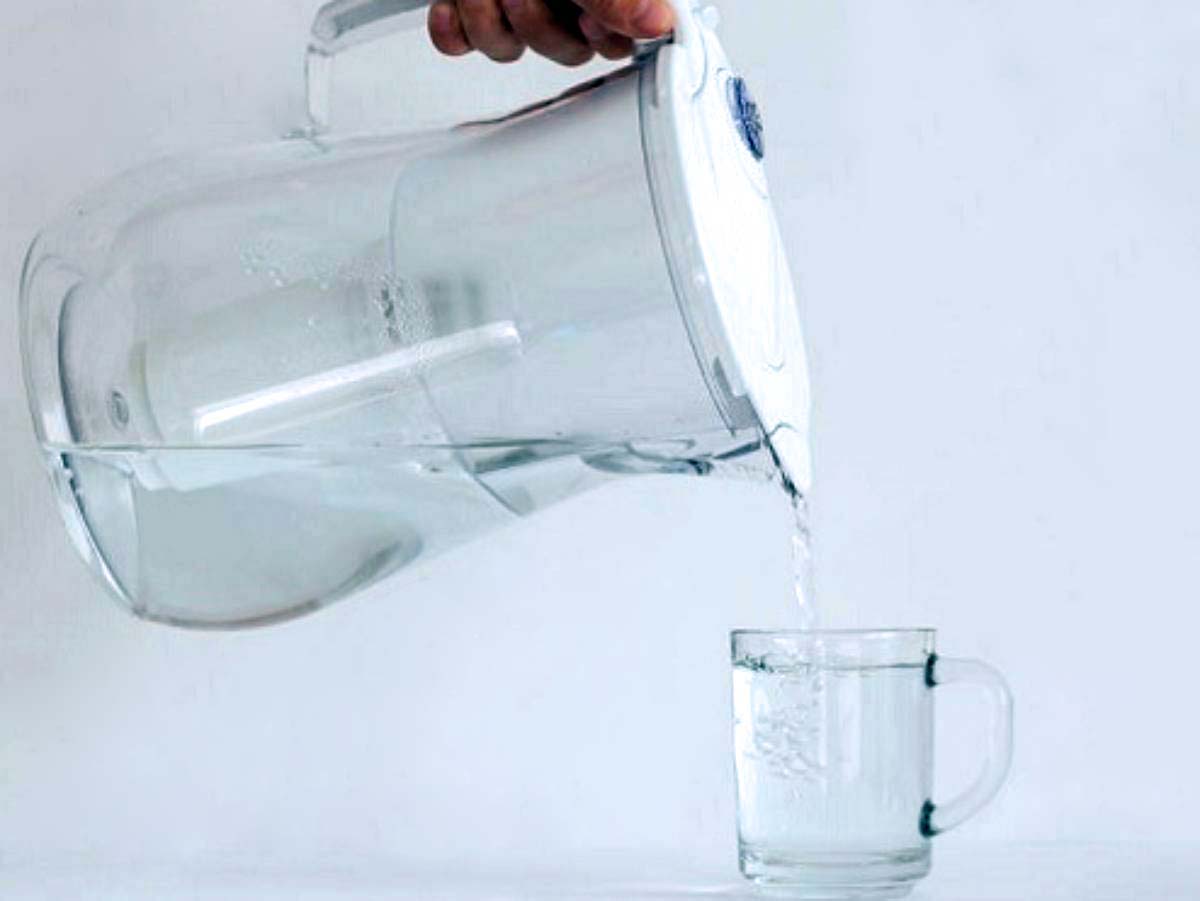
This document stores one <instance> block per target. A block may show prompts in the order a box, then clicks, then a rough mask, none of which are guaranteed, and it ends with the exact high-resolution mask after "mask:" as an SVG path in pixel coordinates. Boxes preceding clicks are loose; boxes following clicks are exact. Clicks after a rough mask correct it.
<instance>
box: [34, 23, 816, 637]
mask: <svg viewBox="0 0 1200 901" xmlns="http://www.w3.org/2000/svg"><path fill="white" fill-rule="evenodd" d="M422 5H423V3H422V2H419V0H367V2H362V0H339V2H336V3H332V4H329V5H328V6H326V7H325V8H323V9H322V10H321V12H320V13H319V14H318V17H317V21H316V24H315V26H314V29H313V45H312V47H311V48H310V52H309V63H310V66H321V65H323V64H325V63H327V62H328V60H329V58H330V57H331V56H333V55H334V54H336V53H338V52H340V51H341V50H343V49H345V48H346V47H349V46H352V45H353V44H355V43H358V42H361V41H362V40H365V39H368V38H373V37H375V36H377V35H378V34H380V33H382V32H384V31H387V30H389V28H390V26H391V25H393V24H394V23H395V22H396V21H398V20H397V19H396V18H395V17H396V16H398V15H399V14H400V13H403V12H406V11H409V10H412V9H415V8H417V7H420V6H422ZM677 6H678V9H677V13H678V28H677V30H676V33H675V35H674V37H673V38H672V39H671V40H669V41H664V42H660V43H657V44H653V45H648V46H645V47H642V48H641V49H640V51H639V53H638V55H637V57H636V59H635V60H634V62H633V63H632V64H631V65H630V66H628V67H626V68H624V69H622V70H620V71H617V72H615V73H613V74H612V75H610V76H608V77H605V78H602V79H600V80H597V81H592V82H589V83H587V84H584V85H581V86H580V87H578V88H576V89H574V90H571V91H569V92H568V93H566V94H565V95H563V96H560V97H557V98H554V99H552V100H549V101H547V102H545V103H542V104H539V105H537V106H536V107H533V108H527V109H524V110H521V111H519V112H517V113H515V114H513V115H511V116H508V117H505V118H503V119H500V120H494V121H487V122H476V123H471V124H467V125H462V126H459V127H457V128H454V129H450V130H447V131H442V132H437V133H422V134H409V135H401V136H390V137H377V136H372V137H355V138H346V139H337V138H334V137H330V136H329V135H325V134H321V133H319V132H317V131H312V132H310V133H306V134H300V135H297V136H295V137H293V138H290V139H287V140H284V141H281V142H277V143H274V144H271V145H267V146H259V147H251V148H242V149H238V150H233V151H228V152H222V153H215V154H210V155H207V156H203V157H198V158H190V159H181V160H174V161H170V162H167V163H163V164H160V165H158V166H156V167H151V168H148V169H143V170H141V171H138V172H135V173H133V174H131V175H129V176H126V177H124V178H123V179H120V180H118V181H117V182H115V183H114V184H112V185H111V186H109V187H108V188H107V189H105V190H103V191H102V192H100V193H99V194H98V195H96V196H94V197H92V198H90V199H89V200H86V201H84V202H81V203H80V204H78V205H77V206H76V207H75V208H74V209H72V210H70V211H69V213H68V215H67V216H66V217H65V218H64V219H63V220H62V221H61V222H59V223H58V224H57V225H55V226H53V227H51V228H49V229H47V230H45V231H44V232H42V233H41V234H40V235H39V236H38V237H37V239H36V240H35V242H34V244H33V247H32V248H31V250H30V252H29V256H28V259H27V261H26V266H25V271H24V274H23V278H22V286H21V301H22V349H23V357H24V366H25V375H26V381H27V389H28V394H29V399H30V405H31V409H32V411H33V415H34V421H35V427H36V430H37V434H38V437H39V440H40V442H41V445H42V447H43V449H44V451H45V456H46V460H47V463H48V465H49V469H50V472H51V476H52V480H53V482H54V485H55V486H56V488H57V494H58V498H59V501H60V504H61V507H62V510H63V513H64V517H65V519H66V522H67V525H68V528H69V530H70V532H71V535H72V537H73V539H74V541H75V543H76V545H77V546H78V548H79V550H80V551H81V552H82V554H83V555H84V557H85V558H86V559H87V561H88V562H89V563H90V565H91V566H92V567H93V568H94V569H95V570H96V571H97V572H98V573H99V574H100V575H101V576H102V578H103V579H104V581H105V583H106V584H107V585H108V587H109V588H110V589H111V591H112V592H113V593H114V594H115V595H116V597H117V598H119V599H120V600H121V601H122V602H123V603H124V604H125V605H126V606H128V608H129V609H130V610H131V611H133V612H134V613H136V614H137V615H139V616H142V617H145V618H147V619H153V620H157V621H163V622H170V623H174V624H179V625H188V626H198V627H218V626H220V627H231V626H243V625H253V624H259V623H264V622H268V621H272V620H275V619H279V618H282V617H288V616H293V615H297V614H299V613H303V612H306V611H309V610H312V609H315V608H318V607H320V606H322V605H324V604H327V603H330V602H331V601H333V600H336V599H338V598H342V597H345V596H347V595H349V594H352V593H354V592H355V591H358V590H360V589H363V588H365V587H367V586H369V585H371V584H374V583H375V582H377V581H378V580H380V579H382V578H384V577H385V576H387V575H389V574H391V573H393V572H395V571H397V570H399V569H401V568H403V567H405V566H406V565H408V564H411V563H413V562H414V561H417V560H419V559H422V558H425V557H428V556H430V555H432V554H436V553H438V552H440V551H442V550H445V549H447V548H449V547H452V546H455V545H459V544H462V543H464V542H466V541H468V540H470V539H473V538H474V537H476V536H478V535H480V534H483V533H485V532H487V531H489V530H490V529H492V528H495V527H498V526H500V525H503V524H505V523H506V522H509V521H511V520H513V519H514V518H517V517H521V516H525V515H527V514H530V513H533V512H534V511H536V510H538V509H540V508H542V507H545V506H546V505H548V504H551V503H554V502H557V501H559V500H562V499H565V498H568V497H570V496H572V495H574V494H577V493H579V492H581V491H584V490H587V489H589V488H592V487H594V486H595V485H598V484H600V483H602V482H604V481H606V480H608V479H611V478H615V477H617V476H621V475H625V474H636V473H667V472H679V473H703V472H707V471H708V470H709V469H711V467H712V466H713V465H714V463H716V462H718V461H722V460H730V459H736V458H738V457H739V456H742V455H749V454H753V453H754V452H756V451H759V452H761V453H762V454H763V455H764V456H765V457H766V458H767V459H768V460H769V461H770V465H771V466H772V467H773V468H777V470H778V474H779V476H780V478H781V481H782V482H783V484H784V485H785V486H786V487H788V488H789V489H790V490H793V491H797V492H804V491H806V490H807V487H808V481H809V458H808V447H807V440H806V436H807V428H808V385H807V381H806V366H805V360H804V350H803V345H802V340H801V333H800V323H799V316H798V313H797V309H796V301H795V296H794V292H793V289H792V283H791V279H790V276H789V274H788V268H787V263H786V259H785V256H784V252H783V247H782V244H781V241H780V238H779V234H778V230H777V227H776V222H775V217H774V215H773V212H772V209H771V204H770V199H769V196H768V193H767V185H766V179H765V177H764V173H763V167H762V160H763V155H764V142H763V131H762V123H761V120H760V118H759V115H758V111H757V108H756V107H755V105H754V102H753V100H752V99H751V97H750V93H749V91H748V89H747V88H746V85H745V83H744V82H743V81H742V80H741V79H740V78H738V77H737V76H736V75H735V74H734V71H733V69H732V68H731V66H730V64H729V62H728V61H727V59H726V57H725V55H724V53H723V51H722V49H721V47H720V44H719V42H718V41H717V38H716V35H715V33H714V30H713V24H712V19H713V17H712V16H711V15H707V14H705V13H703V12H700V11H697V10H694V9H693V8H692V7H691V5H690V4H688V3H685V2H684V0H679V2H678V4H677ZM320 101H321V98H320V96H319V94H318V95H315V96H314V97H310V105H311V106H313V108H314V112H318V113H319V112H320V107H321V105H322V104H321V102H320Z"/></svg>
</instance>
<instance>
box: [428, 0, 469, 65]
mask: <svg viewBox="0 0 1200 901" xmlns="http://www.w3.org/2000/svg"><path fill="white" fill-rule="evenodd" d="M429 37H430V38H431V39H432V40H433V46H435V47H437V49H438V50H439V51H441V52H442V53H444V54H446V55H447V56H462V55H463V54H464V53H470V52H471V43H470V41H468V40H467V35H466V32H464V31H463V27H462V20H461V19H460V18H459V17H458V7H456V6H455V5H454V3H453V2H452V0H438V2H437V3H435V4H433V6H431V7H429Z"/></svg>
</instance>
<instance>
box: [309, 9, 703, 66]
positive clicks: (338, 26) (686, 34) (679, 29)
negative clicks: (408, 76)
mask: <svg viewBox="0 0 1200 901" xmlns="http://www.w3.org/2000/svg"><path fill="white" fill-rule="evenodd" d="M669 2H670V4H671V6H672V7H674V9H675V22H676V27H675V42H676V43H679V44H682V45H684V46H685V47H686V46H691V45H692V44H693V43H695V41H696V40H697V36H696V24H695V20H694V18H693V15H694V12H693V4H692V2H691V0H669ZM429 3H430V0H333V2H332V3H326V4H325V5H324V6H322V7H321V8H320V9H319V10H318V11H317V17H316V19H315V20H314V21H313V26H312V43H311V48H312V49H313V50H315V51H318V52H320V53H323V54H325V55H326V56H335V55H336V54H338V53H340V52H341V51H343V50H345V49H347V48H349V47H353V46H355V45H357V44H363V43H366V42H367V41H371V40H374V39H376V38H381V37H384V36H386V35H389V34H394V33H395V32H397V31H402V30H404V23H403V22H402V21H401V20H400V17H401V16H402V15H404V14H405V13H410V12H415V11H416V10H418V9H421V8H423V7H426V6H428V5H429ZM371 26H377V27H371Z"/></svg>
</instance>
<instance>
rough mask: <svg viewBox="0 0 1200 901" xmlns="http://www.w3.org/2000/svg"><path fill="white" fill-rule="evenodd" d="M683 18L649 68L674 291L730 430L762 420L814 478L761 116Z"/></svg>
mask: <svg viewBox="0 0 1200 901" xmlns="http://www.w3.org/2000/svg"><path fill="white" fill-rule="evenodd" d="M675 5H676V8H677V12H678V15H679V18H680V19H681V20H682V21H681V27H680V28H678V29H677V31H676V36H675V41H674V43H672V44H668V45H665V46H663V47H662V48H661V49H660V50H659V52H658V55H657V60H656V61H655V62H653V63H651V64H650V66H649V67H648V68H647V70H646V74H645V76H644V82H643V98H642V108H643V122H644V134H645V142H646V157H647V164H648V169H649V171H650V175H651V184H652V188H653V191H654V195H655V205H656V209H657V211H658V215H659V226H660V230H661V232H662V236H663V243H664V246H665V247H666V250H667V255H668V258H669V262H670V266H671V272H672V277H673V279H674V282H675V289H676V292H677V293H678V295H679V301H680V306H681V308H682V310H683V314H684V319H685V320H686V321H687V325H688V330H689V332H690V333H691V338H692V342H693V344H694V346H695V348H696V353H697V355H698V356H699V358H700V361H701V364H702V367H703V368H704V370H705V376H706V378H707V379H708V382H709V387H710V388H711V389H712V391H713V397H714V399H715V400H716V402H717V406H718V407H720V408H721V412H722V415H724V417H725V419H726V422H727V423H728V425H729V426H730V428H731V429H736V428H743V427H747V426H750V425H753V424H755V418H756V419H757V422H758V424H761V427H762V428H763V430H764V432H765V433H766V434H767V436H768V438H769V439H770V442H771V446H772V448H773V449H774V451H775V455H776V456H777V457H778V459H779V463H780V466H781V467H782V469H783V471H784V473H785V474H786V475H787V477H788V478H789V479H790V480H791V481H792V483H793V484H794V485H795V487H796V488H797V489H798V490H800V491H801V492H807V491H808V489H809V487H810V485H811V482H812V463H811V454H810V449H809V444H808V434H809V384H808V365H807V360H806V356H805V351H804V338H803V333H802V331H801V326H800V314H799V309H798V307H797V303H796V292H795V289H794V287H793V284H792V277H791V272H790V271H789V269H788V263H787V255H786V252H785V249H784V246H783V242H782V240H781V238H780V234H779V226H778V224H777V222H776V219H775V211H774V209H773V207H772V205H771V198H770V195H769V192H768V190H767V179H766V173H765V172H764V170H763V164H762V159H763V153H764V150H765V147H764V141H763V131H762V122H761V120H760V119H759V116H758V110H757V107H756V106H755V105H754V101H753V99H752V97H751V95H750V92H749V89H748V88H747V87H746V84H745V82H744V81H743V80H742V79H741V78H739V77H738V75H737V73H736V72H735V71H734V70H733V67H732V66H731V65H730V63H729V60H728V58H727V57H726V56H725V52H724V50H723V49H722V48H721V45H720V42H719V41H718V40H717V37H716V34H715V33H714V31H713V26H714V25H715V18H716V17H715V15H714V12H715V11H709V10H706V11H704V12H694V11H693V10H692V9H691V7H690V3H688V2H683V0H681V2H677V3H676V4H675Z"/></svg>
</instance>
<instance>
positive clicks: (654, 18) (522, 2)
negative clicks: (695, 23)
mask: <svg viewBox="0 0 1200 901" xmlns="http://www.w3.org/2000/svg"><path fill="white" fill-rule="evenodd" d="M674 22H675V16H674V13H673V11H672V9H671V6H670V4H669V3H668V2H667V0H436V2H435V3H434V4H433V5H432V6H431V7H430V8H429V36H430V37H431V38H432V39H433V44H434V46H435V47H437V49H438V50H440V51H441V52H442V53H445V54H447V55H448V56H462V55H464V54H467V53H470V52H471V51H472V50H479V51H481V52H482V53H483V54H484V55H486V56H488V57H489V58H491V59H494V60H496V61H497V62H502V63H510V62H514V61H515V60H518V59H520V58H521V56H522V54H524V52H525V48H526V47H529V48H532V50H533V51H534V52H535V53H540V54H541V55H542V56H545V57H547V58H549V59H552V60H554V61H555V62H558V63H562V64H563V65H564V66H580V65H583V64H584V63H586V62H588V61H589V60H591V59H592V58H593V57H594V56H595V55H596V54H597V53H599V54H600V55H601V56H603V57H604V58H605V59H621V58H623V57H626V56H629V55H630V54H631V53H632V52H633V41H634V39H651V38H657V37H662V36H663V35H664V34H666V33H667V32H668V31H670V30H671V27H672V25H674Z"/></svg>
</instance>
